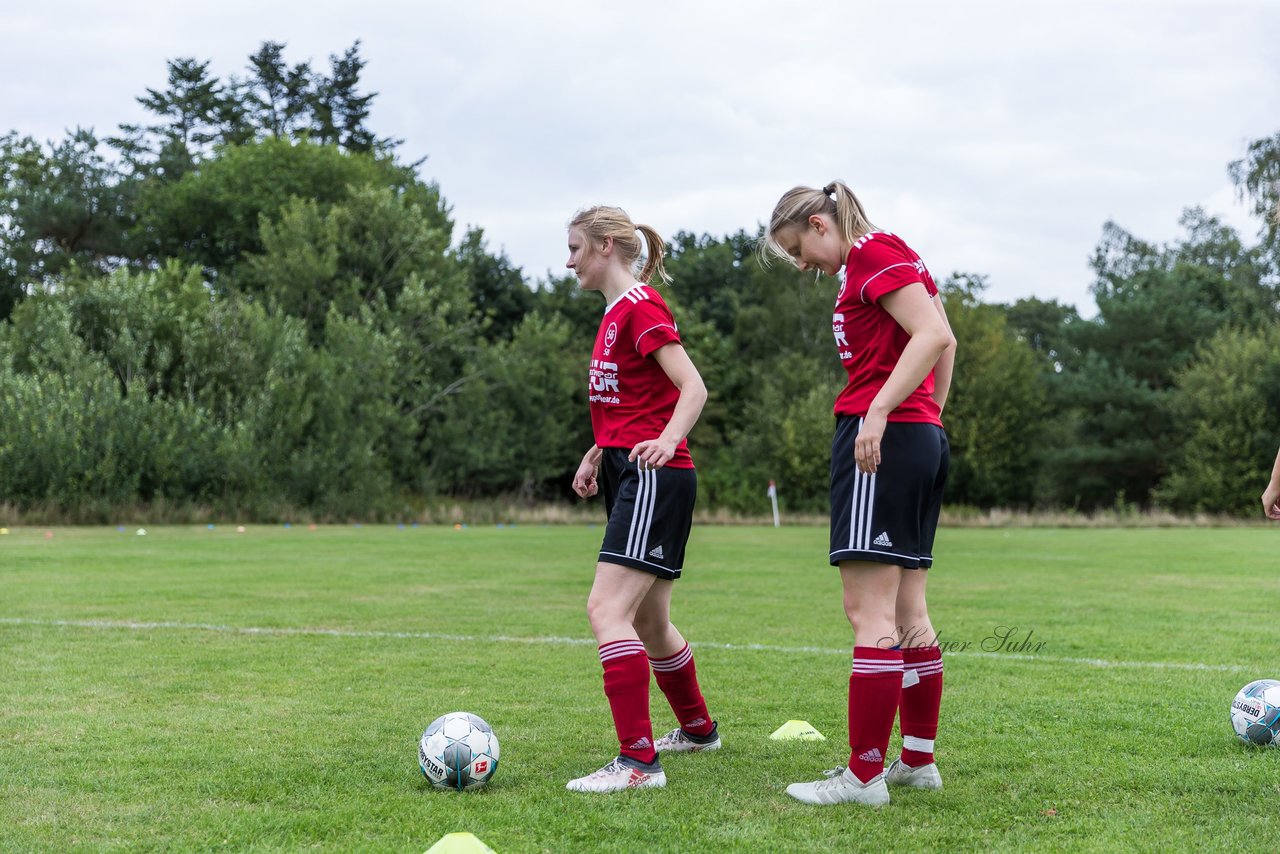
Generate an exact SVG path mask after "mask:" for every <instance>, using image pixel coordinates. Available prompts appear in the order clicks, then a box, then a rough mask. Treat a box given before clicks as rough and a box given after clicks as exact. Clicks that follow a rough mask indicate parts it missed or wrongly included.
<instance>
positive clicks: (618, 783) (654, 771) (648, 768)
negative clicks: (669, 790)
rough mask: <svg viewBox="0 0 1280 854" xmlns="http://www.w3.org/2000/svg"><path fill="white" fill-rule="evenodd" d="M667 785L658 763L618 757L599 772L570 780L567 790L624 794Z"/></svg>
mask: <svg viewBox="0 0 1280 854" xmlns="http://www.w3.org/2000/svg"><path fill="white" fill-rule="evenodd" d="M665 785H667V775H666V774H665V773H663V771H662V766H661V765H659V764H658V763H657V762H654V763H652V764H651V765H645V764H644V763H642V762H638V761H637V760H635V759H629V758H627V757H625V756H618V757H616V758H615V759H613V761H611V762H610V763H609V764H608V765H606V766H604V767H603V768H601V769H600V770H599V771H596V772H594V773H591V774H588V775H587V776H585V777H579V778H578V779H576V780H570V781H569V782H568V784H566V785H565V788H566V789H568V790H569V791H571V792H622V791H625V790H627V789H660V788H662V787H663V786H665Z"/></svg>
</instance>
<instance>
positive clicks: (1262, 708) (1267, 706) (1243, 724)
mask: <svg viewBox="0 0 1280 854" xmlns="http://www.w3.org/2000/svg"><path fill="white" fill-rule="evenodd" d="M1231 728H1232V729H1233V730H1235V733H1236V735H1237V736H1239V737H1240V740H1241V741H1245V742H1247V743H1249V744H1256V745H1260V746H1263V747H1276V746H1280V682H1278V681H1276V680H1275V679H1258V680H1255V681H1253V682H1250V683H1249V684H1248V685H1246V686H1244V687H1243V688H1241V689H1240V693H1238V694H1236V698H1235V699H1234V700H1232V701H1231Z"/></svg>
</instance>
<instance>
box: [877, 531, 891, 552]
mask: <svg viewBox="0 0 1280 854" xmlns="http://www.w3.org/2000/svg"><path fill="white" fill-rule="evenodd" d="M872 542H873V543H875V544H876V545H877V546H885V547H887V548H893V540H891V539H889V532H888V531H881V532H880V536H878V537H876V538H875V539H874V540H872Z"/></svg>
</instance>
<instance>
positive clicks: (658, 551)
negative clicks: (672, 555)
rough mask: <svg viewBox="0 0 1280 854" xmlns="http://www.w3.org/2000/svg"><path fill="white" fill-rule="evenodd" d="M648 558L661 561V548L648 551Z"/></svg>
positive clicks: (657, 547) (655, 547)
mask: <svg viewBox="0 0 1280 854" xmlns="http://www.w3.org/2000/svg"><path fill="white" fill-rule="evenodd" d="M649 557H656V558H657V559H658V560H662V546H654V547H653V548H651V549H649Z"/></svg>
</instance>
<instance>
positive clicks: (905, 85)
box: [0, 0, 1280, 315]
mask: <svg viewBox="0 0 1280 854" xmlns="http://www.w3.org/2000/svg"><path fill="white" fill-rule="evenodd" d="M356 39H360V40H361V55H362V56H363V57H364V59H365V60H366V61H367V63H368V64H367V66H366V68H365V72H364V78H363V79H364V84H365V87H364V88H365V89H366V91H376V92H377V93H378V97H377V100H376V101H375V103H374V108H373V113H372V117H371V119H370V126H371V127H372V129H373V130H374V132H375V133H377V134H379V135H381V136H393V137H398V138H402V139H403V140H404V144H403V146H402V147H401V149H400V152H401V156H402V158H403V159H405V160H417V159H419V158H421V157H426V158H427V160H426V162H425V163H424V164H423V165H422V166H421V174H422V176H423V177H424V178H425V179H427V180H432V181H436V182H438V183H439V184H440V188H441V190H442V192H443V194H444V196H445V198H446V199H447V200H448V202H449V203H450V204H451V206H452V208H453V214H454V218H455V220H456V221H457V223H458V229H457V234H455V236H457V235H460V234H461V231H462V228H463V227H465V226H466V225H472V224H474V225H479V226H481V227H483V228H484V230H485V233H486V236H487V238H488V240H489V245H490V249H491V250H492V251H499V250H501V251H505V252H506V254H507V255H508V256H509V257H510V258H511V260H512V261H513V262H514V263H515V264H517V265H519V266H520V267H522V268H523V269H524V272H525V274H526V276H527V277H529V278H530V280H539V279H543V278H545V277H546V275H547V273H548V271H552V272H554V273H557V274H558V273H560V272H562V271H563V263H564V258H565V256H566V251H565V249H564V243H565V232H564V226H565V223H566V221H567V220H568V219H569V217H570V216H571V215H572V213H573V212H574V211H575V210H576V209H578V208H580V207H583V206H586V205H590V204H597V203H604V204H616V205H621V206H623V207H625V208H626V209H627V210H628V211H629V212H630V213H631V214H632V216H633V218H634V219H636V220H637V221H639V222H647V223H649V224H651V225H653V226H655V227H656V228H657V229H658V230H659V231H660V232H662V233H663V234H665V235H670V234H671V233H673V232H675V231H677V230H687V231H694V232H698V233H710V234H713V235H717V236H719V235H724V234H728V233H731V232H734V231H737V230H738V229H741V228H745V229H748V230H754V229H755V228H756V227H757V226H758V224H759V223H760V222H762V221H764V220H765V219H766V218H767V217H768V215H769V213H770V211H771V210H772V208H773V205H774V203H775V202H776V201H777V198H778V196H779V195H781V193H782V192H783V191H785V190H786V189H788V188H789V187H791V186H793V185H795V184H808V185H811V186H821V185H822V184H824V183H825V182H827V181H829V180H830V179H832V178H842V179H844V180H845V181H847V182H848V183H849V184H850V185H851V186H852V187H853V188H854V190H855V191H856V192H857V193H858V194H859V196H860V197H861V198H862V201H863V203H864V205H865V206H866V207H867V209H868V212H869V214H870V216H871V218H872V219H873V220H874V221H875V222H876V223H877V224H878V225H880V226H881V227H883V228H886V229H888V230H891V231H894V232H896V233H898V234H899V235H901V236H902V237H904V238H905V239H906V240H907V242H908V243H910V244H912V245H913V246H914V247H915V248H916V250H917V251H919V252H920V253H921V255H922V256H923V257H924V259H925V261H926V263H928V265H929V267H930V268H931V270H932V271H933V273H934V275H935V276H937V277H939V278H942V277H944V276H946V275H948V274H949V273H951V272H953V271H965V272H974V273H981V274H985V275H987V276H988V277H989V282H990V289H989V290H988V292H987V299H988V300H990V301H1000V302H1007V301H1012V300H1015V299H1018V298H1020V297H1024V296H1033V295H1034V296H1040V297H1043V298H1047V299H1058V300H1061V301H1063V302H1066V303H1069V304H1072V305H1075V306H1077V307H1078V308H1079V309H1080V310H1081V312H1082V313H1083V314H1085V315H1091V314H1093V313H1094V311H1095V309H1094V306H1093V301H1092V298H1091V297H1090V295H1089V286H1090V284H1091V283H1092V275H1091V271H1090V269H1089V267H1088V259H1089V256H1090V254H1091V252H1092V250H1093V248H1094V246H1095V244H1096V243H1097V240H1098V237H1099V235H1100V232H1101V228H1102V225H1103V223H1104V222H1106V221H1107V220H1114V221H1115V222H1117V223H1118V224H1119V225H1120V226H1122V227H1123V228H1126V229H1128V230H1129V231H1131V232H1133V233H1134V234H1136V235H1137V236H1139V237H1141V238H1144V239H1147V240H1151V241H1155V242H1167V241H1171V240H1174V239H1176V238H1177V237H1178V235H1179V234H1180V229H1179V228H1178V224H1177V223H1178V218H1179V215H1180V213H1181V211H1182V210H1183V208H1185V207H1188V206H1193V205H1202V206H1204V207H1205V208H1206V209H1208V210H1209V211H1210V212H1211V213H1214V214H1216V215H1219V216H1221V217H1222V218H1223V219H1224V220H1225V221H1227V222H1228V223H1229V224H1232V225H1234V226H1236V227H1237V228H1239V229H1240V230H1241V231H1242V232H1244V234H1245V236H1246V237H1247V238H1248V240H1249V242H1253V240H1254V238H1255V234H1256V231H1257V227H1258V223H1257V222H1256V221H1255V220H1253V219H1251V218H1250V217H1249V215H1248V213H1247V211H1246V209H1245V207H1244V205H1243V204H1241V203H1240V202H1238V201H1237V199H1236V197H1235V194H1234V190H1233V187H1232V185H1231V182H1230V180H1229V178H1228V176H1227V164H1228V163H1229V162H1230V161H1231V160H1234V159H1238V158H1239V157H1241V156H1242V155H1243V154H1244V152H1245V149H1246V146H1247V145H1248V143H1249V142H1250V141H1252V140H1255V139H1259V138H1261V137H1265V136H1270V135H1272V134H1275V133H1277V132H1280V0H1219V2H1211V0H1203V2H1178V1H1177V0H1169V2H1157V0H1112V2H1103V0H1074V2H1070V3H1067V2H1035V0H1022V2H1015V0H1007V1H1006V0H999V2H997V0H986V2H972V0H970V2H963V3H960V2H936V0H927V2H907V0H901V2H888V1H887V0H881V2H876V3H870V2H863V1H862V0H844V2H822V0H809V1H808V2H792V3H788V2H780V0H773V2H759V0H734V2H729V0H713V2H699V0H679V1H678V2H672V1H671V0H646V2H639V3H626V4H623V3H617V2H607V3H592V2H588V0H576V2H566V0H511V1H510V2H508V0H503V2H485V0H451V2H435V0H426V2H381V0H367V2H363V3H360V2H342V3H332V2H308V3H296V2H287V3H286V2H278V3H273V2H268V0H255V2H248V0H222V2H219V3H200V4H191V3H183V2H158V1H157V0H132V1H131V0H114V2H110V3H100V2H85V1H84V0H81V2H69V0H41V2H19V0H0V45H2V49H0V133H2V132H4V131H6V130H10V129H11V130H16V131H18V132H20V133H22V134H30V135H32V136H35V137H36V138H38V139H42V140H43V139H52V138H57V139H60V138H61V137H62V136H63V134H64V131H65V130H66V129H68V128H72V127H74V126H76V125H81V126H86V127H92V128H94V129H95V130H97V131H98V133H99V134H100V135H106V134H108V133H111V132H114V131H115V129H116V127H117V126H118V125H119V124H120V123H121V122H129V121H136V120H138V119H140V118H143V117H144V113H143V112H142V110H141V108H140V107H139V106H138V105H137V103H136V101H135V98H136V97H137V96H139V95H143V94H145V91H146V88H147V87H154V88H162V87H163V85H164V82H165V74H166V68H165V62H166V61H167V60H169V59H173V58H177V57H194V58H196V59H200V60H206V59H207V60H211V61H212V66H211V68H212V71H213V72H214V73H215V74H216V75H218V76H219V77H222V78H224V79H225V78H226V77H227V76H229V75H231V74H237V75H240V74H243V72H244V68H245V66H246V64H247V59H248V56H249V55H250V54H251V53H253V52H254V51H256V50H257V48H258V47H259V46H260V45H261V44H262V42H264V41H268V40H271V41H281V42H285V43H286V44H287V45H288V47H287V49H286V52H285V55H286V59H287V60H288V61H289V62H290V63H296V62H301V61H305V60H310V61H311V63H312V67H313V68H317V69H326V70H327V67H328V57H329V56H330V55H331V54H335V53H341V52H342V51H344V50H345V49H346V48H347V47H349V46H350V45H351V44H352V42H354V41H355V40H356ZM676 286H677V287H678V286H679V283H677V285H676Z"/></svg>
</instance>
